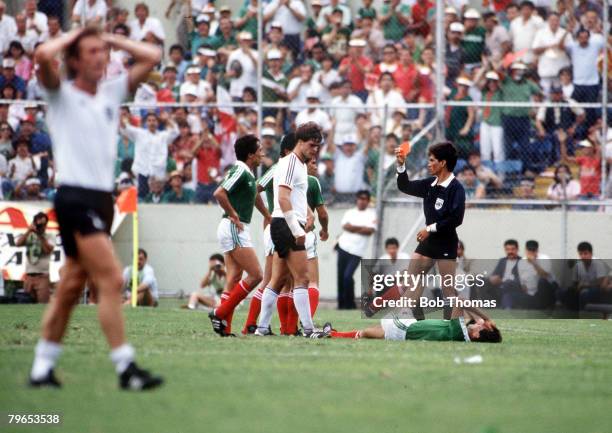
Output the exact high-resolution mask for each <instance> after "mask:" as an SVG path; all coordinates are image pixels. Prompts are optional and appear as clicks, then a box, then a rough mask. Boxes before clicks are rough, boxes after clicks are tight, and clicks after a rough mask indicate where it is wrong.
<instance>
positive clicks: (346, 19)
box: [317, 0, 353, 31]
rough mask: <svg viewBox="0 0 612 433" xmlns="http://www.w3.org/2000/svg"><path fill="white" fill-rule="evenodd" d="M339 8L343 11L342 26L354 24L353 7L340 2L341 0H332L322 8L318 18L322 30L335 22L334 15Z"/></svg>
mask: <svg viewBox="0 0 612 433" xmlns="http://www.w3.org/2000/svg"><path fill="white" fill-rule="evenodd" d="M337 10H340V11H341V12H342V22H341V25H342V27H350V26H351V25H352V24H353V21H352V19H351V9H350V8H349V7H348V6H346V5H344V4H342V3H340V0H330V1H329V4H328V5H327V6H325V7H323V9H321V14H320V15H319V18H318V20H317V28H318V29H319V31H322V30H323V29H324V28H325V27H327V26H328V25H330V24H333V18H332V15H333V14H334V12H336V11H337Z"/></svg>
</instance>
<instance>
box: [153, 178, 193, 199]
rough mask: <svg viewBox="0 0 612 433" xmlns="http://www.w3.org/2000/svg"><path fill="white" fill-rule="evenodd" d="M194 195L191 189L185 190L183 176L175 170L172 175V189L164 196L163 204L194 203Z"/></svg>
mask: <svg viewBox="0 0 612 433" xmlns="http://www.w3.org/2000/svg"><path fill="white" fill-rule="evenodd" d="M194 198H195V197H194V193H193V191H192V190H190V189H186V188H183V175H182V174H181V172H180V171H178V170H175V171H173V172H172V173H170V189H169V190H168V191H166V192H165V193H164V195H163V196H162V199H161V202H162V203H176V204H186V203H193V201H194Z"/></svg>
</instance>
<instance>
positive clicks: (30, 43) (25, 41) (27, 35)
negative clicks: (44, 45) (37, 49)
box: [9, 14, 40, 55]
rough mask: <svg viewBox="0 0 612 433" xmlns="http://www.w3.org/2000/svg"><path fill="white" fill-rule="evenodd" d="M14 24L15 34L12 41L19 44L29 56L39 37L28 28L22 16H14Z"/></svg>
mask: <svg viewBox="0 0 612 433" xmlns="http://www.w3.org/2000/svg"><path fill="white" fill-rule="evenodd" d="M15 23H16V24H17V33H16V34H15V35H14V36H13V40H14V41H19V42H21V45H22V46H23V48H24V49H25V50H26V53H27V54H28V55H31V54H32V53H33V51H34V46H35V45H36V43H37V42H38V39H39V37H40V36H39V34H38V33H37V32H36V31H35V30H33V29H30V28H28V26H27V19H26V16H25V15H24V14H19V15H17V16H15ZM9 43H10V41H9Z"/></svg>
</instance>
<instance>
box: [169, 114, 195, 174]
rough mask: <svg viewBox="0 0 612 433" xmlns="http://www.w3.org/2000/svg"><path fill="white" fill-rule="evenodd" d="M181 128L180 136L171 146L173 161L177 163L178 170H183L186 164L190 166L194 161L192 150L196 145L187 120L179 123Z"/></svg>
mask: <svg viewBox="0 0 612 433" xmlns="http://www.w3.org/2000/svg"><path fill="white" fill-rule="evenodd" d="M177 125H178V127H179V136H178V137H176V139H175V140H174V142H173V143H172V144H171V145H170V153H171V154H172V159H174V160H175V161H176V164H177V168H179V169H182V168H183V166H184V165H185V164H188V163H190V162H191V160H192V159H193V156H192V150H193V146H194V145H195V144H196V142H195V139H194V137H193V135H192V134H191V127H190V126H189V123H187V121H186V120H179V121H177Z"/></svg>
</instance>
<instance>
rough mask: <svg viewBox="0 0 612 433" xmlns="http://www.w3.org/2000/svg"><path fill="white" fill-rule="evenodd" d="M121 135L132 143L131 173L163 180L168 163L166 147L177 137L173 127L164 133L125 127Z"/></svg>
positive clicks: (176, 131)
mask: <svg viewBox="0 0 612 433" xmlns="http://www.w3.org/2000/svg"><path fill="white" fill-rule="evenodd" d="M121 133H122V134H124V135H125V136H126V137H128V138H129V139H130V140H132V141H133V142H134V163H133V164H132V172H133V173H134V174H141V175H143V176H155V177H159V178H163V177H164V176H165V174H166V164H167V163H168V146H169V145H170V143H172V142H173V141H174V139H175V138H176V137H178V135H179V130H178V128H177V127H176V126H173V127H171V128H169V129H166V130H165V131H155V132H151V131H149V130H148V129H143V128H137V127H135V126H132V125H126V126H125V128H121Z"/></svg>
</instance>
